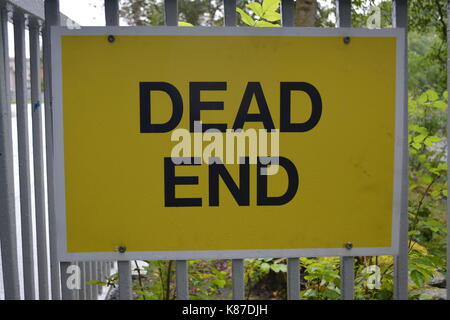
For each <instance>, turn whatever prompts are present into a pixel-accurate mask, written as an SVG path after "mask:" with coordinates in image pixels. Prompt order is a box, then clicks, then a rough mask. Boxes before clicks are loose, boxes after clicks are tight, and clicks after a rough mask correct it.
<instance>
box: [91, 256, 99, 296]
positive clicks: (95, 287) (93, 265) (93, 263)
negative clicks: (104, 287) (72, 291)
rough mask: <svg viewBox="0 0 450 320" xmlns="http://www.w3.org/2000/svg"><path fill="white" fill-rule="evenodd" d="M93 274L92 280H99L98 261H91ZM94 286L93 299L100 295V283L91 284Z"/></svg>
mask: <svg viewBox="0 0 450 320" xmlns="http://www.w3.org/2000/svg"><path fill="white" fill-rule="evenodd" d="M91 270H92V271H91V274H92V278H91V280H98V278H97V261H92V263H91ZM91 287H92V299H93V300H97V297H98V285H96V284H95V285H91Z"/></svg>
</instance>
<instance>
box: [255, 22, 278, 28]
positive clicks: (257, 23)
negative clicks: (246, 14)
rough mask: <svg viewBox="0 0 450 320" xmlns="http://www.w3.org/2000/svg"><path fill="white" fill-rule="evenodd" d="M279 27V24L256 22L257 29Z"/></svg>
mask: <svg viewBox="0 0 450 320" xmlns="http://www.w3.org/2000/svg"><path fill="white" fill-rule="evenodd" d="M279 26H280V25H279V24H275V23H270V22H267V21H262V20H260V21H258V22H256V24H255V27H279Z"/></svg>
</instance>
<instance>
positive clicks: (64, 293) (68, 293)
mask: <svg viewBox="0 0 450 320" xmlns="http://www.w3.org/2000/svg"><path fill="white" fill-rule="evenodd" d="M69 267H70V262H61V299H62V300H72V299H73V296H72V290H70V289H69V287H68V286H67V280H68V279H69V276H70V275H69V273H68V272H67V271H68V270H67V269H68V268H69Z"/></svg>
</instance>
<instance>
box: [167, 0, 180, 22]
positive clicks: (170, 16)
mask: <svg viewBox="0 0 450 320" xmlns="http://www.w3.org/2000/svg"><path fill="white" fill-rule="evenodd" d="M164 13H165V17H166V25H167V26H178V1H177V0H164Z"/></svg>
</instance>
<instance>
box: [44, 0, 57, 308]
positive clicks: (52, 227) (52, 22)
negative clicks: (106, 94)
mask: <svg viewBox="0 0 450 320" xmlns="http://www.w3.org/2000/svg"><path fill="white" fill-rule="evenodd" d="M44 8H45V24H44V34H43V48H42V49H43V57H44V80H45V81H44V85H45V88H44V101H45V142H46V145H45V148H46V154H47V157H46V160H47V199H48V225H49V239H50V279H51V288H52V290H51V292H52V299H53V300H60V299H61V287H60V266H59V261H58V256H57V242H56V241H57V240H56V221H55V220H56V217H55V215H56V212H55V207H54V183H53V180H54V172H53V124H52V119H53V112H52V98H51V97H52V91H51V52H50V27H51V26H58V25H60V14H59V0H45V2H44Z"/></svg>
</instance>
